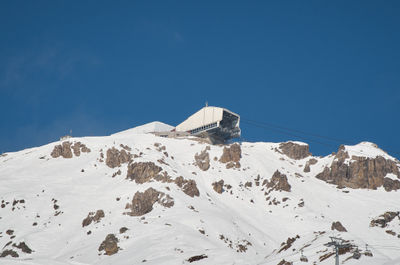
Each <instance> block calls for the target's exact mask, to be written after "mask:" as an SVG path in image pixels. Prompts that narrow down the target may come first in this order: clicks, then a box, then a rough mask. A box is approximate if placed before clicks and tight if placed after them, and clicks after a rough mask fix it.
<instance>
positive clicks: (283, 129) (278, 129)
mask: <svg viewBox="0 0 400 265" xmlns="http://www.w3.org/2000/svg"><path fill="white" fill-rule="evenodd" d="M241 121H242V122H243V123H245V124H249V125H253V126H256V127H260V128H264V129H269V130H272V131H276V132H279V133H282V134H286V135H289V136H293V137H298V138H299V139H303V140H306V141H310V142H314V143H318V144H320V145H324V146H328V147H335V148H336V146H335V145H333V144H329V143H326V142H322V141H318V140H314V139H311V138H310V137H317V138H321V139H325V140H329V141H331V142H336V143H339V144H343V143H346V142H347V143H350V142H351V141H349V140H344V139H338V138H333V137H329V136H323V135H320V134H315V133H309V132H304V131H300V130H296V129H290V128H287V127H282V126H278V125H272V124H269V123H265V122H259V121H254V120H249V119H245V118H241ZM296 133H297V134H296ZM298 133H299V134H303V135H306V136H309V137H308V138H307V137H304V136H300V135H298ZM388 152H390V153H393V154H396V155H400V152H394V151H393V150H388ZM356 153H359V154H362V153H360V152H356Z"/></svg>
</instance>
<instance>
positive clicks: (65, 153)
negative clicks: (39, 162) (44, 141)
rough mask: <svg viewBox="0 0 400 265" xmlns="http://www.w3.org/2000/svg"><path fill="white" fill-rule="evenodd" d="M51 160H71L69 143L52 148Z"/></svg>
mask: <svg viewBox="0 0 400 265" xmlns="http://www.w3.org/2000/svg"><path fill="white" fill-rule="evenodd" d="M50 155H51V156H52V157H53V158H57V157H60V156H62V157H64V158H72V152H71V143H70V142H63V143H62V144H59V145H56V146H54V149H53V151H52V152H51V154H50Z"/></svg>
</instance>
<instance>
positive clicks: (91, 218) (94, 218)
mask: <svg viewBox="0 0 400 265" xmlns="http://www.w3.org/2000/svg"><path fill="white" fill-rule="evenodd" d="M104 216H105V215H104V211H103V210H97V211H96V213H94V212H90V213H89V214H88V216H87V217H86V218H85V219H83V221H82V227H85V226H88V225H90V224H91V223H92V222H93V223H98V222H100V220H101V218H103V217H104Z"/></svg>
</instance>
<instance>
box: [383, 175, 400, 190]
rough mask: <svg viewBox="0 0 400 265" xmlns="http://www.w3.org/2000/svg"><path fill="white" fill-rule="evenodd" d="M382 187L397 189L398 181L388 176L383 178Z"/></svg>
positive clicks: (398, 186) (399, 185)
mask: <svg viewBox="0 0 400 265" xmlns="http://www.w3.org/2000/svg"><path fill="white" fill-rule="evenodd" d="M383 188H384V189H385V190H386V191H392V190H398V189H400V181H398V180H393V179H390V178H383Z"/></svg>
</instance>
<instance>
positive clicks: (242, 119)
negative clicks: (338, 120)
mask: <svg viewBox="0 0 400 265" xmlns="http://www.w3.org/2000/svg"><path fill="white" fill-rule="evenodd" d="M240 120H241V121H245V122H246V121H248V122H253V123H258V124H262V125H265V126H269V127H273V128H277V129H280V130H286V131H291V132H295V133H300V134H304V135H309V136H313V137H317V138H321V139H325V140H330V141H332V142H336V143H339V144H342V143H345V142H350V141H348V140H344V139H339V138H333V137H329V136H324V135H321V134H316V133H310V132H305V131H301V130H296V129H292V128H288V127H284V126H279V125H276V124H272V123H267V122H260V121H254V120H250V119H246V118H241V119H240Z"/></svg>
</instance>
